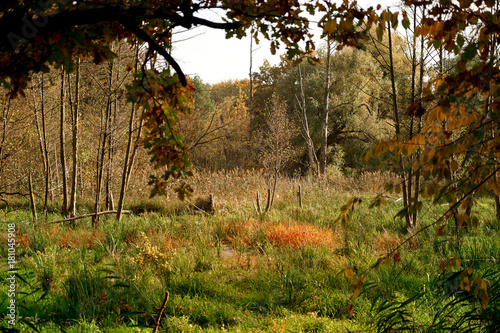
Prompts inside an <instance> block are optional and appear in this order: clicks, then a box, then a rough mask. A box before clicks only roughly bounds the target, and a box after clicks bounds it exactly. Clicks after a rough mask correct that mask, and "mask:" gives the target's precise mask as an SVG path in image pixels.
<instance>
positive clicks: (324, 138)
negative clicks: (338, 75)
mask: <svg viewBox="0 0 500 333" xmlns="http://www.w3.org/2000/svg"><path fill="white" fill-rule="evenodd" d="M330 55H331V41H330V40H327V41H326V64H325V65H326V70H325V95H324V105H323V115H322V122H321V148H320V157H319V173H320V175H324V174H325V170H326V160H327V150H328V103H329V99H330Z"/></svg>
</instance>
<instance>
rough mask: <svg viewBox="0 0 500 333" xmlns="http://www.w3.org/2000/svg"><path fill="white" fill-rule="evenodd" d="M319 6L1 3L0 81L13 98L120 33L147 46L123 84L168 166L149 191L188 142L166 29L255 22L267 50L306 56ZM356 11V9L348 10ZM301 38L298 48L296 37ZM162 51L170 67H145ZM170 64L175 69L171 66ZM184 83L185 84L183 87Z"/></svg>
mask: <svg viewBox="0 0 500 333" xmlns="http://www.w3.org/2000/svg"><path fill="white" fill-rule="evenodd" d="M212 9H217V10H221V11H223V12H224V14H225V18H224V20H223V21H222V22H214V21H209V20H206V19H204V18H202V13H203V12H206V11H210V10H212ZM318 9H319V10H323V9H324V6H323V5H321V6H320V5H319V3H317V2H316V1H308V2H307V3H305V4H304V3H303V4H301V3H299V2H298V1H286V2H283V1H280V0H272V1H265V2H263V1H237V2H234V1H224V0H215V1H201V2H191V1H186V0H176V1H169V2H158V1H153V0H148V1H138V0H133V1H128V0H127V1H125V0H119V1H115V2H112V3H110V2H108V1H93V2H82V1H70V2H55V3H54V2H44V1H35V0H29V1H23V2H12V1H8V2H3V3H2V4H1V5H0V11H1V12H2V16H1V18H0V30H1V31H4V32H6V33H5V34H2V36H0V64H1V66H0V83H1V84H2V85H3V86H5V87H7V88H8V89H9V90H10V91H11V95H12V96H13V97H14V96H16V95H18V94H22V93H23V89H25V88H26V85H27V82H28V78H29V77H30V76H31V75H32V74H33V73H38V72H48V71H50V70H51V66H54V67H56V68H61V67H64V68H65V70H67V71H68V72H72V71H73V70H74V68H75V59H77V58H80V59H82V58H83V59H84V58H90V59H92V60H93V61H94V62H95V63H96V64H98V63H101V62H105V61H109V60H111V59H113V58H115V57H116V53H115V52H113V50H112V48H111V45H112V43H113V42H115V41H118V40H126V41H128V42H129V43H131V44H135V43H145V44H147V46H148V51H147V56H146V59H145V62H144V63H143V65H142V66H141V70H140V72H139V73H137V75H135V77H134V78H133V79H132V80H131V81H132V82H131V84H129V85H128V98H129V101H131V102H134V103H136V107H137V108H144V109H145V113H144V114H145V116H146V118H147V119H148V120H147V121H145V123H144V126H145V130H146V132H145V133H146V137H145V138H144V141H143V143H144V144H145V146H146V148H147V149H148V150H149V153H150V156H151V158H152V162H153V164H154V165H155V167H156V168H160V167H163V166H166V171H165V172H164V174H163V175H162V176H161V177H153V178H152V179H151V184H152V185H154V190H153V192H154V193H158V192H162V191H163V190H164V188H165V186H166V185H165V182H166V181H167V180H168V179H169V178H171V177H173V178H178V177H183V176H185V175H186V169H187V168H188V167H189V166H190V163H189V161H188V157H187V146H186V145H185V144H183V143H182V140H181V137H180V136H179V134H178V132H177V131H176V129H175V124H176V115H177V114H178V113H182V112H184V111H185V110H186V109H187V108H188V106H189V101H188V99H189V95H188V91H189V89H191V88H192V87H191V86H188V81H187V79H186V77H185V75H184V74H183V72H182V69H181V68H180V66H179V65H178V63H177V61H176V60H175V59H173V57H172V56H171V55H170V53H169V52H168V50H169V49H170V47H171V38H170V37H171V32H172V29H174V28H175V27H178V26H181V27H184V28H186V29H191V28H193V27H194V26H200V25H201V26H206V27H209V28H213V29H224V30H226V32H227V34H226V36H227V37H228V38H229V37H232V36H236V37H238V38H242V37H243V36H245V35H246V33H247V31H248V29H249V28H250V27H251V26H252V24H254V26H258V27H259V29H255V31H253V32H252V34H253V35H254V39H255V40H258V37H257V36H263V37H264V38H266V39H269V40H270V42H271V51H272V52H273V53H274V52H276V49H278V48H280V47H283V46H284V47H285V48H286V51H287V54H288V56H289V57H290V58H292V57H294V56H300V55H308V54H310V53H311V52H312V51H313V50H314V43H313V42H312V40H311V38H312V35H311V34H310V33H309V31H308V28H309V22H310V20H309V19H308V18H307V17H306V16H305V13H306V12H307V13H309V14H312V13H314V12H315V11H316V10H318ZM331 10H332V11H335V12H337V13H338V14H339V16H344V15H346V13H347V11H349V14H348V15H347V16H346V18H347V19H348V20H349V19H350V20H351V22H352V18H353V17H359V16H360V15H362V14H363V13H364V11H360V10H358V9H357V8H356V7H355V6H351V5H348V4H342V5H340V6H338V7H337V6H336V5H335V6H333V7H332V6H331ZM353 15H354V16H353ZM356 38H358V33H357V32H356V33H353V32H349V31H347V29H346V31H345V33H343V34H342V35H341V36H339V39H341V40H343V41H349V40H354V39H356ZM301 41H305V44H303V45H304V50H303V51H301V50H300V47H299V43H300V42H301ZM157 55H160V56H162V57H163V58H164V59H165V61H166V63H167V64H168V68H166V69H165V70H164V71H163V73H160V72H159V71H158V70H157V69H156V68H149V69H148V67H147V66H146V63H147V62H148V61H149V59H152V58H156V56H157ZM170 69H172V70H173V71H175V74H173V73H171V72H170ZM186 87H187V88H186Z"/></svg>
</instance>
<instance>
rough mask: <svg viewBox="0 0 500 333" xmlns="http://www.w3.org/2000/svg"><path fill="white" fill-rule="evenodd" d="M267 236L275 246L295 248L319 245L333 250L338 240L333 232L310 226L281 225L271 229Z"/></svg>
mask: <svg viewBox="0 0 500 333" xmlns="http://www.w3.org/2000/svg"><path fill="white" fill-rule="evenodd" d="M266 236H267V239H269V241H270V242H271V243H272V244H274V245H277V246H286V245H290V246H293V247H302V246H306V245H318V246H324V247H329V248H332V247H334V246H335V245H336V240H337V237H336V236H335V234H334V233H333V231H331V230H325V229H319V228H317V227H314V226H312V225H310V224H294V225H288V224H284V223H280V224H278V225H275V226H271V227H269V229H268V230H267V232H266Z"/></svg>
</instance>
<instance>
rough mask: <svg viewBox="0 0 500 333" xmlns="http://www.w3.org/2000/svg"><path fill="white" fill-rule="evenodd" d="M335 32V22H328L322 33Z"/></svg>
mask: <svg viewBox="0 0 500 333" xmlns="http://www.w3.org/2000/svg"><path fill="white" fill-rule="evenodd" d="M335 30H337V20H330V21H328V22H326V24H325V27H324V28H323V32H324V33H326V34H332V33H333V32H335Z"/></svg>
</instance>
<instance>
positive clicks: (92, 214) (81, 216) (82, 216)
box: [50, 210, 132, 223]
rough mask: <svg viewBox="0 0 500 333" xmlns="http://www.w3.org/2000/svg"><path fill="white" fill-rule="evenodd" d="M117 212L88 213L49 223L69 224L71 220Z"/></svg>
mask: <svg viewBox="0 0 500 333" xmlns="http://www.w3.org/2000/svg"><path fill="white" fill-rule="evenodd" d="M117 212H118V211H117V210H107V211H104V212H99V213H90V214H85V215H80V216H74V217H69V218H67V219H63V220H57V221H52V222H50V223H62V222H69V221H73V220H78V219H83V218H85V217H92V216H97V215H105V214H116V213H117ZM122 214H132V212H131V211H130V210H123V211H122Z"/></svg>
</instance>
